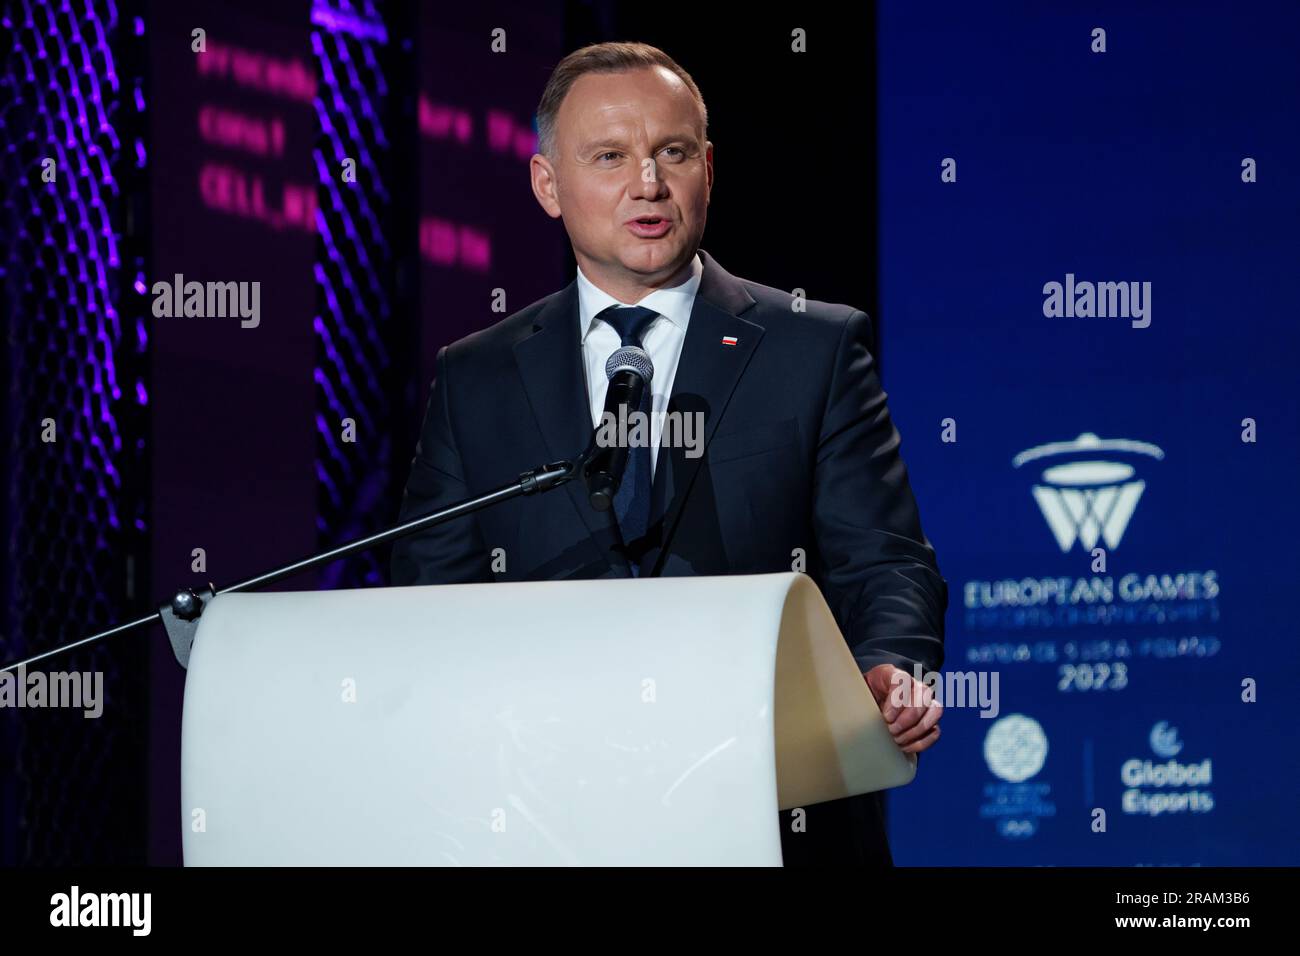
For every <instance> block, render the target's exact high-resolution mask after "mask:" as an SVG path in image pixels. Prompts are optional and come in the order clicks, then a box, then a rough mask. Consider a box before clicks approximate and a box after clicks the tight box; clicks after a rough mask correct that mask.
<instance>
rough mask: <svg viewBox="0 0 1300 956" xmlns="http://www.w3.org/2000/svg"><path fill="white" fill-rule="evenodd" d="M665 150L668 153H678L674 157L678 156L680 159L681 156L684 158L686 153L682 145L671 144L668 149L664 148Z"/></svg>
mask: <svg viewBox="0 0 1300 956" xmlns="http://www.w3.org/2000/svg"><path fill="white" fill-rule="evenodd" d="M664 152H666V153H676V154H677V156H676V157H674V158H676V159H680V158H682V157H683V156H685V155H686V150H684V149H682V148H681V147H680V146H669V147H668V148H667V149H665V150H664Z"/></svg>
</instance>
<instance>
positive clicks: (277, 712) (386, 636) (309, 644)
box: [181, 573, 916, 866]
mask: <svg viewBox="0 0 1300 956" xmlns="http://www.w3.org/2000/svg"><path fill="white" fill-rule="evenodd" d="M181 736H182V757H181V802H182V817H183V821H182V822H183V826H184V852H185V862H186V864H187V865H191V866H194V865H365V864H372V865H373V864H378V865H419V866H427V865H557V864H558V865H644V866H654V865H701V864H702V865H780V863H781V841H780V834H779V832H778V830H777V826H778V813H777V811H778V808H780V809H788V808H792V807H798V806H806V805H808V804H811V803H817V802H821V801H825V800H833V799H837V798H840V797H844V796H849V795H851V794H858V793H866V792H869V791H872V790H881V789H885V788H887V787H896V786H899V785H901V784H905V783H907V782H909V781H910V780H911V779H912V777H913V775H914V774H915V767H916V761H915V757H913V756H910V755H906V754H903V753H902V752H901V751H900V750H899V749H898V748H897V746H895V744H894V743H893V740H892V738H891V737H890V735H889V732H888V730H887V729H886V727H885V725H884V721H883V720H882V718H881V716H880V713H879V710H878V709H877V707H876V705H875V702H874V701H873V700H872V698H871V694H870V692H869V691H868V690H867V687H866V684H865V682H864V681H863V679H862V675H861V674H860V673H859V672H858V668H857V665H856V663H855V662H854V660H853V657H852V655H851V654H850V652H849V649H848V647H847V646H846V645H845V642H844V638H843V637H842V635H841V634H840V632H839V629H838V628H837V627H836V624H835V621H834V619H833V617H832V615H831V613H830V610H829V609H828V608H827V607H826V603H825V601H824V600H823V599H822V596H821V593H820V592H819V591H818V589H817V587H816V585H814V584H813V582H812V580H811V579H809V578H808V577H806V576H805V575H802V574H795V573H790V574H763V575H747V576H740V575H737V576H725V577H706V578H644V579H627V580H600V581H555V582H536V583H517V584H468V585H448V586H429V587H410V588H374V589H367V590H356V591H325V592H289V593H278V594H238V593H236V594H226V595H221V596H219V597H217V598H215V599H214V600H213V601H212V602H211V603H210V604H209V606H208V607H207V609H206V610H205V611H204V613H203V617H202V618H201V623H200V625H199V629H198V635H197V637H196V639H195V643H194V648H193V651H192V655H191V658H190V666H189V675H188V678H187V681H186V685H185V710H184V718H183V723H182V735H181Z"/></svg>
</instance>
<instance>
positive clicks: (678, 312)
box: [578, 252, 704, 342]
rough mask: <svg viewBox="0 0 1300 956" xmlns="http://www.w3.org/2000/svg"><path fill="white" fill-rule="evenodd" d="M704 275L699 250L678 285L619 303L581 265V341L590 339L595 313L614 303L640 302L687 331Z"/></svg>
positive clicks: (579, 326)
mask: <svg viewBox="0 0 1300 956" xmlns="http://www.w3.org/2000/svg"><path fill="white" fill-rule="evenodd" d="M703 275H704V263H703V262H702V261H700V254H699V253H698V252H697V253H696V254H695V257H694V258H693V259H691V274H690V275H689V276H688V277H687V278H686V279H685V280H684V281H682V282H681V283H679V284H678V285H675V286H673V287H672V288H670V289H655V290H654V291H653V292H651V293H650V294H649V295H647V296H645V297H644V298H642V299H641V300H640V301H639V302H620V301H619V300H618V299H616V298H614V297H613V296H612V295H610V294H609V293H608V292H606V291H604V290H603V289H598V288H597V287H596V286H595V285H593V284H592V282H591V280H590V279H588V278H587V277H586V276H585V275H584V274H583V272H582V267H581V266H579V267H578V322H579V325H578V328H580V329H581V330H582V341H583V342H586V341H587V336H588V335H589V334H591V330H592V327H593V326H594V325H595V323H596V316H597V315H599V314H600V313H601V312H603V311H604V310H605V309H608V308H609V307H610V306H611V305H639V306H643V307H645V308H647V309H654V311H656V312H658V313H659V314H660V315H662V316H663V317H664V318H666V319H667V320H668V321H670V322H672V323H673V325H675V326H677V327H678V328H680V329H681V330H682V331H683V332H685V331H686V326H687V325H688V324H689V323H690V320H691V309H692V308H693V307H694V306H695V293H696V292H697V291H699V288H700V278H701V276H703Z"/></svg>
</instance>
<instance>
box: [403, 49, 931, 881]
mask: <svg viewBox="0 0 1300 956" xmlns="http://www.w3.org/2000/svg"><path fill="white" fill-rule="evenodd" d="M538 122H539V131H540V142H539V152H538V154H537V155H535V156H534V157H533V159H532V167H531V169H532V185H533V191H534V194H535V196H536V197H537V199H538V202H539V203H540V204H541V205H542V207H543V209H545V210H546V212H547V213H548V214H549V215H551V216H553V217H555V218H562V219H563V220H564V225H565V228H566V230H567V232H568V234H569V238H570V240H571V242H572V244H573V249H574V255H575V258H576V259H577V262H578V269H579V273H578V276H577V278H576V279H575V280H574V281H573V282H571V283H570V284H569V285H568V286H567V287H565V288H564V289H562V290H560V291H559V292H556V293H554V294H553V295H550V296H547V297H546V298H544V299H542V300H540V301H538V302H535V303H533V304H532V305H529V306H527V307H526V308H524V309H522V310H521V311H519V312H517V313H515V314H514V315H512V316H510V317H508V318H506V319H505V320H503V321H501V322H499V323H497V324H496V325H494V326H492V327H491V328H488V329H484V330H483V331H480V332H476V333H474V334H473V335H470V336H468V337H466V338H464V339H462V340H461V341H459V342H456V343H454V344H453V345H451V346H448V347H447V348H444V349H442V350H441V351H440V352H439V354H438V359H437V372H436V381H435V384H434V388H433V392H432V395H431V397H430V400H429V405H428V410H427V413H426V416H425V420H424V424H423V428H422V432H421V436H420V441H419V445H418V448H417V451H416V455H415V458H414V461H413V462H412V467H411V475H410V479H409V481H408V483H407V486H406V493H405V495H404V497H403V501H402V508H401V518H402V520H407V519H409V518H412V517H416V516H418V515H421V514H425V513H428V512H430V511H434V510H437V509H439V508H442V507H446V506H447V505H449V504H451V503H453V502H455V501H457V500H459V499H462V498H466V497H469V496H471V495H473V494H477V493H481V492H485V491H487V490H490V489H491V488H494V487H497V486H499V485H501V484H502V483H504V482H506V481H509V480H510V479H511V478H512V477H513V476H515V475H517V474H519V473H521V472H523V471H526V470H528V469H530V468H532V467H535V466H536V465H538V464H540V463H542V462H546V461H556V460H560V459H568V458H573V457H574V456H576V455H577V454H579V453H580V452H581V451H582V450H583V449H584V448H586V447H587V446H588V444H589V442H590V439H591V435H592V430H593V427H594V426H595V425H596V424H597V423H598V421H599V419H600V414H601V411H602V408H603V403H604V396H605V390H606V388H607V383H606V379H605V376H604V374H603V373H602V369H603V367H604V363H605V360H606V359H607V358H608V357H609V356H610V354H612V353H613V352H614V351H615V350H616V349H618V348H620V347H621V346H636V347H639V348H643V349H644V350H645V351H646V353H648V355H649V357H650V358H651V360H652V361H653V364H654V369H655V371H654V375H653V378H652V382H651V387H650V390H649V392H650V396H651V397H650V398H649V399H648V404H647V405H646V406H643V408H644V409H645V410H646V411H648V412H650V413H651V416H650V420H651V421H652V422H659V423H660V424H659V425H657V426H655V425H652V428H651V430H650V440H649V441H648V442H643V443H642V444H641V445H640V446H638V447H633V448H631V449H630V453H629V458H628V465H627V472H626V474H625V477H624V480H623V487H621V488H620V490H619V494H618V497H616V499H615V502H614V507H613V508H611V509H610V510H608V511H604V512H598V511H595V510H593V509H592V508H591V506H590V504H589V503H588V502H587V500H586V493H585V488H584V487H583V485H582V482H580V481H573V482H570V483H569V484H568V485H566V486H565V488H564V489H563V490H557V491H555V492H552V493H550V494H546V495H541V496H537V497H528V498H517V499H514V500H512V501H508V502H505V503H503V504H501V505H499V506H497V507H494V508H491V509H487V510H484V511H480V512H478V513H476V514H474V515H471V516H466V517H464V518H460V519H457V520H456V521H453V522H448V523H446V524H443V525H440V526H438V527H436V528H433V529H431V530H429V531H427V532H426V533H423V534H421V535H416V536H412V537H408V538H405V539H402V540H401V541H399V542H398V543H397V544H395V545H394V549H393V561H392V580H393V583H394V584H397V585H412V584H441V583H458V582H471V581H501V580H505V581H519V580H556V579H573V578H583V579H586V578H614V577H631V576H641V577H647V576H657V575H666V576H681V575H712V574H754V573H763V572H775V571H790V570H806V571H807V573H808V574H809V575H810V576H811V577H812V579H813V580H814V581H816V583H817V585H818V586H819V587H820V589H821V591H822V593H823V594H824V595H825V597H826V600H827V603H828V604H829V605H830V607H831V610H832V611H833V612H834V614H835V617H836V620H837V621H838V622H839V625H840V628H841V630H842V631H843V632H844V635H845V637H846V639H847V641H848V643H849V646H850V648H851V649H852V652H853V655H854V658H855V659H856V660H857V662H858V665H859V667H860V668H861V670H862V672H863V674H864V676H865V678H866V682H867V686H868V687H869V688H870V690H871V692H872V694H873V695H874V697H875V699H876V701H877V702H878V703H879V704H880V706H881V709H882V713H883V714H884V716H885V719H886V722H887V723H888V726H889V728H890V731H891V733H892V734H893V735H894V739H895V741H896V743H897V744H898V746H899V747H900V748H902V749H903V750H904V751H906V752H911V753H916V752H919V751H921V750H925V749H927V748H928V747H930V746H931V745H932V744H933V743H934V742H935V740H937V739H938V736H939V724H938V721H939V716H940V715H941V713H942V707H940V706H939V705H938V703H937V702H936V701H935V700H934V699H933V696H932V695H931V694H930V693H929V688H927V687H925V686H924V685H923V684H920V683H914V682H913V678H912V675H911V672H912V669H913V666H914V665H916V664H919V665H920V666H921V668H922V669H923V670H924V671H926V672H929V671H931V670H937V669H938V668H939V666H940V665H941V663H942V660H943V614H944V610H945V608H946V606H947V586H946V584H945V582H944V580H943V578H942V577H941V576H940V574H939V569H938V565H937V563H936V561H935V556H934V551H933V549H932V548H931V547H930V544H929V543H928V541H927V540H926V538H925V536H924V534H923V532H922V530H921V525H920V518H919V515H918V513H917V507H916V502H915V500H914V498H913V495H912V492H911V488H910V486H909V484H908V480H907V472H906V469H905V467H904V465H903V462H902V459H901V458H900V456H899V450H898V449H899V435H898V432H897V430H896V429H895V427H894V425H893V423H892V420H891V419H890V416H889V412H888V409H887V407H886V402H885V393H884V391H883V390H882V389H881V385H880V381H879V378H878V376H877V374H876V370H875V363H874V360H873V358H872V355H871V342H872V335H871V324H870V321H869V319H868V318H867V316H866V315H865V314H864V313H863V312H861V311H858V310H856V309H853V308H851V307H849V306H846V305H833V304H829V303H825V302H817V301H811V300H801V299H800V300H797V299H796V298H795V297H794V296H792V295H790V294H788V293H786V292H783V291H780V290H778V289H773V288H769V287H767V286H763V285H759V284H758V283H755V282H750V281H747V280H744V279H739V278H737V277H735V276H732V275H731V274H729V273H728V272H727V271H726V270H724V269H723V268H722V267H721V266H720V265H719V264H718V263H717V262H716V261H715V260H714V259H713V257H712V256H710V255H709V254H708V253H707V252H705V251H704V250H703V249H702V248H700V240H701V238H702V236H703V232H704V224H705V213H706V210H707V206H708V200H709V192H710V190H711V188H712V184H713V147H712V144H711V143H709V142H708V139H707V112H706V111H705V108H704V103H703V100H702V98H701V97H700V94H699V90H698V89H697V88H696V86H695V84H694V82H693V81H692V80H691V79H690V77H689V75H688V74H686V73H685V71H684V70H682V69H681V67H679V66H678V65H677V64H676V63H674V62H673V61H672V60H671V59H670V58H669V57H668V56H667V55H666V54H664V53H663V52H662V51H660V50H657V49H655V48H654V47H649V46H646V45H644V44H623V43H618V44H599V45H596V46H593V47H587V48H584V49H583V50H579V51H577V52H575V53H573V54H570V55H569V56H568V57H566V58H565V60H563V61H562V62H561V63H560V64H559V66H557V67H556V70H555V72H554V73H553V74H552V76H551V79H550V82H549V83H548V85H547V89H546V92H545V93H544V95H543V97H542V102H541V105H540V107H539V110H538ZM664 412H667V413H668V415H667V416H666V418H667V419H671V418H673V417H674V413H677V417H678V420H679V421H684V419H683V418H682V417H681V416H693V420H694V421H698V422H700V423H702V425H703V429H702V431H703V434H702V436H696V438H697V439H699V440H696V441H694V442H692V441H689V440H676V439H681V438H682V437H683V435H685V436H687V437H688V438H689V437H690V430H689V429H686V430H685V431H684V432H677V433H675V434H669V433H670V432H671V431H672V430H671V429H669V428H668V427H667V426H664V425H663V424H662V422H663V421H664V420H665V418H664V417H663V416H661V415H660V413H664ZM666 436H667V437H666ZM669 439H674V440H669ZM701 451H702V454H701V453H700V452H701ZM498 549H499V550H498ZM494 554H495V555H497V556H499V557H501V558H503V559H504V562H503V564H502V562H497V563H496V566H495V567H494V557H493V556H494ZM891 692H892V693H891ZM806 810H807V818H806V829H804V830H794V829H792V828H791V826H790V825H789V819H788V818H787V817H786V816H785V815H784V814H783V815H782V819H781V833H782V849H783V853H784V855H785V859H786V863H787V864H791V863H805V862H808V863H811V862H857V863H873V864H887V863H889V862H890V853H889V848H888V844H887V842H886V839H885V834H884V827H883V822H882V818H881V813H880V804H879V800H878V798H877V796H876V795H867V796H864V797H856V798H850V799H847V800H838V801H834V802H831V803H825V804H819V805H816V806H813V807H809V808H806Z"/></svg>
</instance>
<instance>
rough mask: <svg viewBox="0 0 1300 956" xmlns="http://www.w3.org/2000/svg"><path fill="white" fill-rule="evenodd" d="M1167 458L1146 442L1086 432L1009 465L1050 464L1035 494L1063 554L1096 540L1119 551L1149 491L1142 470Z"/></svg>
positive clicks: (1024, 453) (1027, 452)
mask: <svg viewBox="0 0 1300 956" xmlns="http://www.w3.org/2000/svg"><path fill="white" fill-rule="evenodd" d="M1164 457H1165V453H1164V452H1163V451H1161V450H1160V449H1159V448H1157V447H1156V446H1155V445H1152V444H1150V443H1148V442H1141V441H1134V440H1132V439H1128V438H1098V437H1097V436H1096V435H1094V434H1093V433H1092V432H1084V433H1083V434H1082V435H1080V436H1079V437H1078V438H1076V439H1075V440H1074V441H1065V442H1052V443H1050V444H1047V445H1039V446H1037V447H1035V448H1027V449H1025V450H1024V451H1022V452H1021V453H1020V454H1018V455H1016V457H1015V458H1013V459H1012V460H1011V463H1012V465H1014V466H1015V467H1016V468H1019V467H1021V466H1022V465H1025V464H1028V463H1029V462H1031V461H1044V462H1045V464H1046V465H1047V467H1045V468H1044V469H1043V471H1042V474H1041V476H1040V480H1039V481H1038V482H1037V483H1035V484H1034V485H1033V487H1032V489H1031V491H1032V493H1033V496H1034V500H1035V501H1037V502H1038V507H1039V510H1041V511H1042V513H1043V518H1044V519H1046V521H1047V526H1048V527H1049V528H1051V530H1052V535H1053V536H1054V537H1055V538H1056V543H1057V544H1058V545H1059V546H1060V548H1061V551H1062V552H1063V553H1064V552H1067V551H1069V550H1070V549H1071V548H1072V547H1074V543H1075V542H1076V541H1078V542H1079V544H1080V545H1082V546H1083V549H1084V550H1085V551H1091V550H1092V549H1093V548H1095V547H1096V546H1097V541H1098V540H1101V541H1104V542H1105V543H1106V547H1108V548H1110V549H1112V550H1113V549H1114V548H1117V547H1119V543H1120V541H1121V540H1122V539H1123V537H1124V532H1125V531H1126V530H1127V529H1128V523H1129V520H1130V519H1131V518H1132V517H1133V512H1134V511H1135V510H1136V509H1137V504H1138V501H1139V500H1140V499H1141V498H1142V492H1143V491H1145V490H1146V481H1145V480H1144V479H1142V478H1141V477H1139V476H1138V465H1141V464H1146V463H1147V461H1146V459H1149V458H1154V459H1156V460H1157V461H1159V460H1161V459H1163V458H1164ZM1053 462H1055V463H1053Z"/></svg>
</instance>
